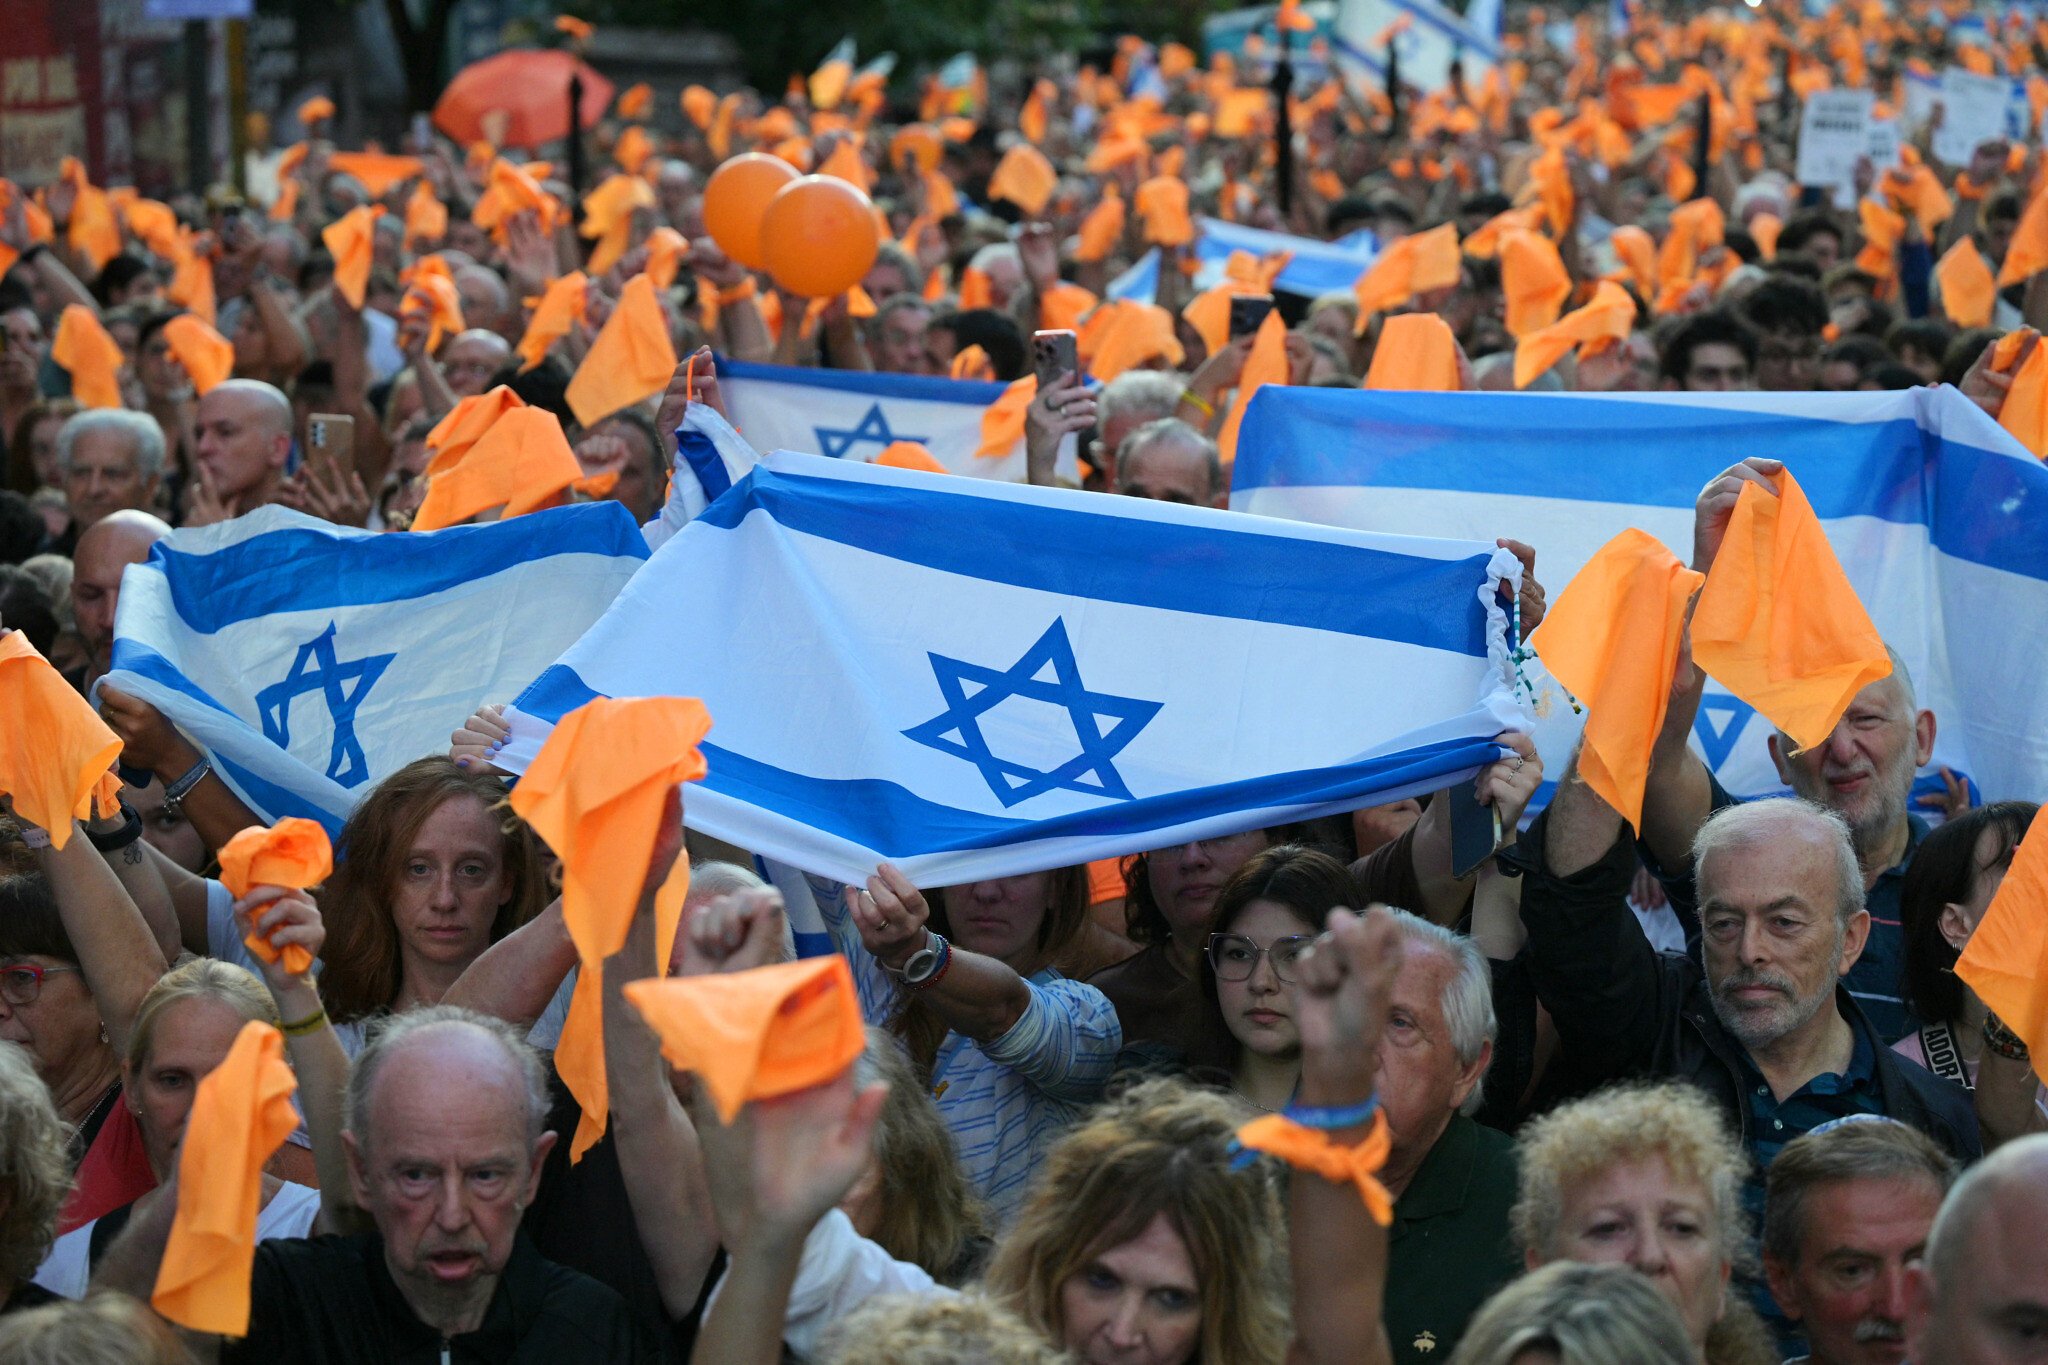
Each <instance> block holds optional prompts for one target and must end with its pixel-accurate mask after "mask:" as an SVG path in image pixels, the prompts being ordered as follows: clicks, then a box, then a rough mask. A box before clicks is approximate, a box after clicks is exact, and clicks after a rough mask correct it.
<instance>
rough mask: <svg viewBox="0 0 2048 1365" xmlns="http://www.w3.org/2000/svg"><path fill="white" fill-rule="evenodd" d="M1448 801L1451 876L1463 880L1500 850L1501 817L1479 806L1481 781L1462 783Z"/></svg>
mask: <svg viewBox="0 0 2048 1365" xmlns="http://www.w3.org/2000/svg"><path fill="white" fill-rule="evenodd" d="M1444 799H1446V800H1448V801H1449V802H1450V803H1451V804H1450V807H1449V809H1448V811H1447V813H1448V814H1449V815H1450V817H1451V875H1452V876H1454V877H1463V876H1465V875H1466V874H1468V873H1470V872H1471V871H1472V869H1473V868H1475V867H1477V866H1479V864H1481V863H1483V862H1485V861H1486V859H1487V857H1488V855H1490V854H1491V853H1492V852H1493V851H1494V849H1496V848H1498V847H1499V846H1500V839H1501V832H1502V831H1501V828H1500V814H1499V813H1498V812H1497V811H1495V810H1494V808H1493V807H1491V806H1482V805H1480V804H1479V784H1478V782H1477V781H1472V782H1460V783H1459V784H1458V785H1457V786H1455V787H1452V788H1451V789H1450V790H1449V791H1448V792H1446V793H1445V794H1444Z"/></svg>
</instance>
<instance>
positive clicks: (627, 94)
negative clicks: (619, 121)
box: [614, 81, 654, 119]
mask: <svg viewBox="0 0 2048 1365" xmlns="http://www.w3.org/2000/svg"><path fill="white" fill-rule="evenodd" d="M614 107H615V108H616V109H617V110H618V114H619V117H620V118H630V119H643V118H646V117H647V115H648V114H650V113H651V112H653V110H654V88H653V87H652V86H650V85H649V84H647V82H646V81H642V82H640V83H639V84H638V85H636V86H633V87H631V88H630V89H628V90H625V91H623V92H622V93H621V94H620V95H619V102H618V104H617V105H616V106H614Z"/></svg>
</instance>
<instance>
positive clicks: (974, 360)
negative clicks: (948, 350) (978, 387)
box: [946, 344, 996, 383]
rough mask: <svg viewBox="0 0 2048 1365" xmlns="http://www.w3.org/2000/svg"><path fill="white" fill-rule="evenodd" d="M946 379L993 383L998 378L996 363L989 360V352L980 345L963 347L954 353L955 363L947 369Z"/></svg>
mask: <svg viewBox="0 0 2048 1365" xmlns="http://www.w3.org/2000/svg"><path fill="white" fill-rule="evenodd" d="M946 377H947V378H948V379H976V380H980V381H982V382H984V383H988V382H992V381H993V380H994V379H995V377H996V367H995V362H994V361H992V360H990V359H989V358H988V352H987V351H985V350H983V349H982V348H981V346H979V345H978V344H969V345H966V346H962V347H961V348H960V349H959V350H957V351H955V352H954V353H953V362H952V364H950V365H949V366H947V367H946Z"/></svg>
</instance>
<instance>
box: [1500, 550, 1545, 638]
mask: <svg viewBox="0 0 2048 1365" xmlns="http://www.w3.org/2000/svg"><path fill="white" fill-rule="evenodd" d="M1493 543H1494V544H1495V545H1498V546H1500V548H1501V549H1503V550H1506V551H1507V552H1508V553H1509V554H1511V555H1513V556H1514V557H1515V558H1516V559H1519V560H1520V561H1522V589H1521V592H1520V593H1519V594H1518V595H1517V597H1516V601H1518V602H1519V603H1520V604H1521V608H1522V639H1523V640H1527V639H1528V638H1529V633H1530V632H1531V631H1533V630H1535V629H1536V627H1538V626H1540V625H1542V624H1543V614H1544V613H1545V612H1546V611H1548V610H1549V609H1550V608H1549V598H1548V597H1547V596H1546V595H1545V594H1544V591H1543V585H1542V584H1541V583H1538V582H1537V581H1536V547H1535V546H1533V545H1528V544H1525V543H1523V542H1522V541H1519V540H1509V539H1506V538H1505V537H1503V538H1502V539H1500V540H1496V541H1494V542H1493Z"/></svg>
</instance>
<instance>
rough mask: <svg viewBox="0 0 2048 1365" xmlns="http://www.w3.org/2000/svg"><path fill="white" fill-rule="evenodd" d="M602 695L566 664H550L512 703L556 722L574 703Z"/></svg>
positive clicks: (577, 703) (580, 702) (595, 698)
mask: <svg viewBox="0 0 2048 1365" xmlns="http://www.w3.org/2000/svg"><path fill="white" fill-rule="evenodd" d="M602 695H603V694H602V693H600V692H596V691H593V690H592V689H591V686H590V684H589V683H587V682H585V681H583V679H582V678H580V677H578V676H577V675H576V670H575V669H573V668H571V667H569V666H568V665H567V664H549V665H548V667H547V670H546V671H545V672H543V673H542V674H541V675H540V676H539V677H538V678H535V679H534V680H533V682H532V683H531V684H530V685H529V686H528V687H527V689H526V690H525V691H524V692H521V693H520V694H519V699H518V700H517V701H515V702H513V703H512V704H513V705H514V706H516V707H518V708H519V709H520V710H521V711H524V712H525V713H526V714H527V715H529V716H539V717H540V718H541V719H542V720H546V721H549V722H559V721H560V720H561V719H562V717H564V716H566V715H568V714H569V713H570V712H571V711H574V710H575V709H576V708H577V707H579V706H581V705H583V704H584V703H585V702H590V701H596V700H597V699H598V698H599V697H600V696H602Z"/></svg>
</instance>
